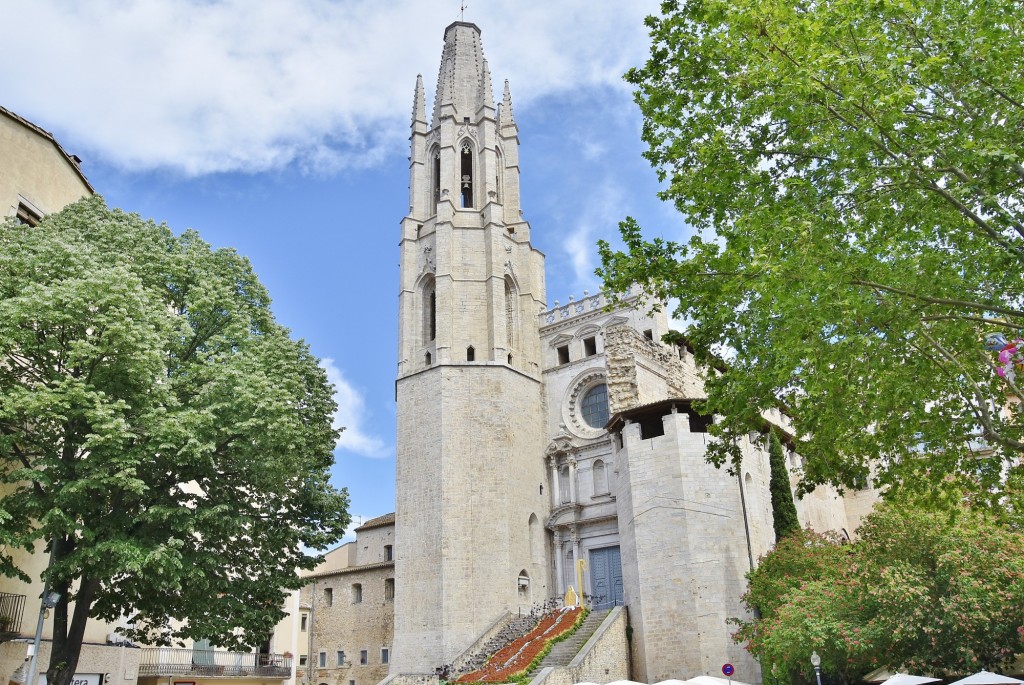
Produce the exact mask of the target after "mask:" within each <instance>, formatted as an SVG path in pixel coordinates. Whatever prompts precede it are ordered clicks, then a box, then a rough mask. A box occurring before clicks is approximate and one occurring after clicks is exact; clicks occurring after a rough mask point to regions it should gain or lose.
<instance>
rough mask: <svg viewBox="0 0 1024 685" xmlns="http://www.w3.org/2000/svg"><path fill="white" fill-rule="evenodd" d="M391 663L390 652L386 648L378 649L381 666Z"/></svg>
mask: <svg viewBox="0 0 1024 685" xmlns="http://www.w3.org/2000/svg"><path fill="white" fill-rule="evenodd" d="M390 661H391V650H390V649H388V648H387V647H381V648H380V662H381V663H382V664H386V663H389V662H390Z"/></svg>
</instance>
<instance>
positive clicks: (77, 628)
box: [46, 577, 100, 685]
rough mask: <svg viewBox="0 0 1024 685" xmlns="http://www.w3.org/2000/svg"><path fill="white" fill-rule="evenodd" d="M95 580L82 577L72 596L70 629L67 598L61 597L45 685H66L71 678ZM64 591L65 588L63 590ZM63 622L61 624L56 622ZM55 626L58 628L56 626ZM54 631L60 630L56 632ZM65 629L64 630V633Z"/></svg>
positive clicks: (90, 603) (94, 591) (63, 595)
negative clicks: (72, 606) (73, 610)
mask: <svg viewBox="0 0 1024 685" xmlns="http://www.w3.org/2000/svg"><path fill="white" fill-rule="evenodd" d="M99 586H100V583H99V580H97V579H95V578H89V577H83V578H82V579H81V581H80V583H79V586H78V592H77V594H76V595H75V613H74V616H73V617H72V619H71V625H70V626H68V625H67V614H68V596H67V592H64V593H62V594H61V598H60V601H59V602H58V604H57V607H56V610H57V614H56V615H55V616H54V626H53V645H52V647H51V650H50V665H49V668H47V670H46V680H47V683H48V685H70V684H71V678H72V676H74V675H75V671H76V670H77V669H78V658H79V656H80V655H81V653H82V640H83V638H84V637H85V624H86V623H87V622H88V620H89V609H90V608H91V607H92V602H93V599H95V597H96V591H97V590H98V589H99ZM64 589H65V590H67V588H66V587H65V588H64ZM60 618H63V620H58V619H60ZM58 624H61V625H60V626H58ZM58 627H59V628H60V629H58ZM65 628H66V629H65Z"/></svg>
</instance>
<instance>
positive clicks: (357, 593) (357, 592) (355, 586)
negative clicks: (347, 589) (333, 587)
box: [352, 583, 363, 604]
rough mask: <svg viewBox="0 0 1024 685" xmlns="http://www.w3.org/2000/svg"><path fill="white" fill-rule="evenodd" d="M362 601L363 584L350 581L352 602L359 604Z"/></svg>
mask: <svg viewBox="0 0 1024 685" xmlns="http://www.w3.org/2000/svg"><path fill="white" fill-rule="evenodd" d="M362 601H363V586H362V585H360V584H359V583H352V603H353V604H359V603H360V602H362Z"/></svg>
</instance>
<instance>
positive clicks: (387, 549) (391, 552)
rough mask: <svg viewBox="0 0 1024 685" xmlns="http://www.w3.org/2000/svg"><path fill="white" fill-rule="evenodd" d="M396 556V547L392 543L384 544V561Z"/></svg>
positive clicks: (391, 559)
mask: <svg viewBox="0 0 1024 685" xmlns="http://www.w3.org/2000/svg"><path fill="white" fill-rule="evenodd" d="M394 558H395V548H394V547H392V546H391V545H384V561H393V560H394Z"/></svg>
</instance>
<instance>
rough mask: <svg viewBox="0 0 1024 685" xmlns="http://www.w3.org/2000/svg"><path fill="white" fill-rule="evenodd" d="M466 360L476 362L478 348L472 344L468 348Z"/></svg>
mask: <svg viewBox="0 0 1024 685" xmlns="http://www.w3.org/2000/svg"><path fill="white" fill-rule="evenodd" d="M466 361H467V362H474V361H476V350H474V349H473V346H472V345H470V346H469V347H467V348H466Z"/></svg>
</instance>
